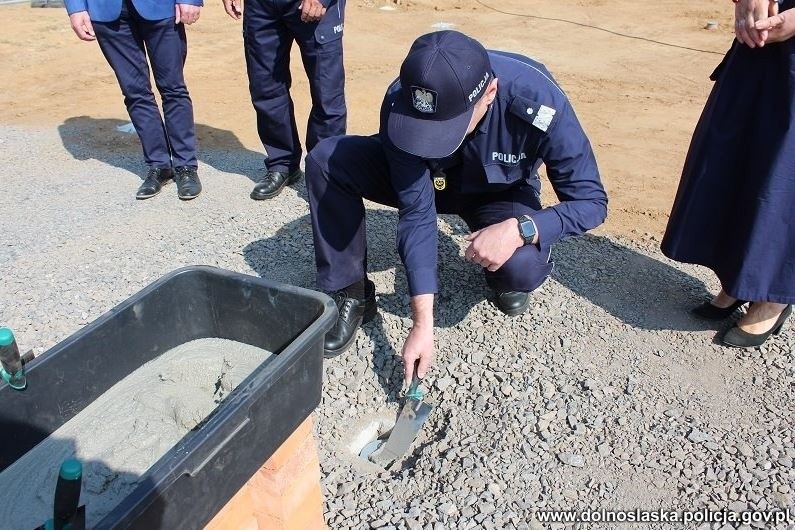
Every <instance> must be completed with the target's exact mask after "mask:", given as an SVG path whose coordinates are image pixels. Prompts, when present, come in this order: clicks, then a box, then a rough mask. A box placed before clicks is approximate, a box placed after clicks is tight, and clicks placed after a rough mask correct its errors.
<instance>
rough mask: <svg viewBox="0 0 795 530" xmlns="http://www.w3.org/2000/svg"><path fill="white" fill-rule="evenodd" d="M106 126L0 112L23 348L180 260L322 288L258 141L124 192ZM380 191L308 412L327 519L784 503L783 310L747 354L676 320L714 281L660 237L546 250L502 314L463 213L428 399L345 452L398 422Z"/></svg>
mask: <svg viewBox="0 0 795 530" xmlns="http://www.w3.org/2000/svg"><path fill="white" fill-rule="evenodd" d="M110 122H112V120H105V121H102V122H100V121H96V122H91V121H88V122H81V124H80V125H79V127H78V126H74V127H71V128H69V129H68V130H64V128H61V129H60V130H58V131H56V130H34V129H24V128H10V127H7V126H0V171H2V173H0V174H2V177H0V180H1V181H2V184H3V186H2V189H3V192H4V193H3V195H2V196H0V226H2V229H3V233H4V238H3V242H2V243H1V244H0V278H1V280H0V323H2V324H3V325H8V326H10V327H12V328H13V329H14V330H15V332H16V334H17V338H18V342H19V344H20V347H21V348H22V349H23V350H26V349H28V348H33V349H34V351H36V352H37V353H41V352H42V351H44V350H46V349H47V348H49V347H51V346H53V345H54V344H56V343H57V342H59V341H61V340H63V339H64V338H66V337H67V336H69V335H70V334H72V333H74V332H75V331H77V330H78V329H79V328H80V327H82V326H84V325H85V324H87V323H89V322H91V321H92V320H94V319H96V318H97V317H98V316H99V315H101V314H102V313H103V312H105V311H107V310H108V309H110V308H111V307H113V306H114V305H115V304H117V303H118V302H121V301H122V300H124V299H126V298H127V297H129V296H130V295H132V294H133V293H135V292H136V291H138V290H139V289H141V288H143V287H144V286H146V285H148V284H149V283H151V282H152V281H154V280H155V279H157V278H159V277H160V276H162V275H163V274H165V273H167V272H169V271H171V270H173V269H176V268H178V267H181V266H184V265H190V264H207V265H214V266H218V267H223V268H227V269H231V270H235V271H240V272H244V273H249V274H258V275H261V276H263V277H267V278H270V279H274V280H278V281H284V282H289V283H293V284H296V285H301V286H305V287H311V286H312V285H313V278H314V267H313V254H312V238H311V227H310V223H309V217H308V207H307V204H306V201H305V190H304V187H303V183H301V184H297V185H296V186H294V187H293V188H292V189H288V190H286V191H285V192H284V193H283V194H282V195H281V196H280V197H279V198H278V199H276V200H271V201H267V202H255V201H252V200H250V199H249V198H248V193H249V192H250V190H251V185H252V183H251V177H252V175H253V174H254V169H255V168H257V167H258V166H259V165H260V164H261V162H260V161H259V160H258V156H257V155H256V153H253V152H251V151H246V150H244V151H242V154H241V153H237V152H236V153H227V152H214V151H204V152H203V153H202V155H201V156H200V160H201V165H200V174H201V176H202V180H203V183H204V186H205V191H204V193H203V194H202V195H201V196H200V197H199V198H198V199H196V200H194V201H190V202H181V201H179V200H178V199H177V198H176V189H175V187H174V186H173V185H170V186H168V187H167V188H165V190H164V191H163V192H162V193H161V194H160V195H159V196H157V197H155V198H153V199H150V200H147V201H136V200H135V199H134V192H135V189H136V188H137V186H138V184H139V183H140V179H139V177H138V176H137V173H138V172H139V171H140V166H139V164H138V157H139V153H138V146H137V140H136V139H135V138H134V137H132V136H130V135H126V134H124V133H120V132H116V131H115V127H114V126H113V125H116V124H117V123H110ZM119 123H120V122H119ZM100 124H101V125H102V126H103V127H104V129H103V130H100V131H97V130H96V127H98V126H99V125H100ZM98 136H99V137H101V139H102V141H97V137H98ZM31 152H34V153H40V154H44V153H46V156H36V157H30V156H26V154H27V153H31ZM371 206H372V207H373V208H374V209H372V210H370V211H369V212H368V226H369V234H368V237H369V240H370V268H371V272H370V277H371V278H372V279H373V280H374V281H375V282H376V286H377V290H378V304H379V315H380V316H379V318H377V319H376V320H375V321H374V322H373V323H371V324H368V325H367V326H366V327H365V328H364V329H363V330H362V331H360V332H359V335H358V337H357V341H356V345H355V347H353V348H352V349H351V350H350V351H349V352H347V353H346V354H345V355H343V356H341V357H340V358H337V359H334V360H331V361H327V362H326V374H325V375H326V377H325V382H324V389H323V401H322V403H321V405H320V406H319V408H318V410H317V411H316V430H317V435H318V441H319V448H320V459H321V468H322V485H323V489H324V493H325V496H326V506H325V511H326V518H327V522H328V524H329V526H330V527H331V528H334V529H337V528H343V529H346V528H351V529H353V528H356V529H359V528H385V529H390V528H400V529H411V530H414V529H420V528H421V529H434V530H436V529H442V528H445V529H446V528H462V529H467V528H486V529H490V528H494V529H499V528H517V529H518V528H537V527H538V528H540V527H541V525H540V524H539V523H537V522H533V521H534V518H533V513H534V512H535V511H538V510H550V509H566V510H573V509H584V508H587V507H592V508H602V509H606V510H610V509H613V510H615V509H635V508H640V509H672V510H700V509H705V508H706V509H711V510H724V509H728V510H732V511H734V512H742V511H745V510H779V509H781V508H784V507H790V508H792V507H793V497H794V496H795V465H794V464H793V461H794V460H795V427H794V426H793V409H794V408H795V407H794V405H795V363H794V362H793V350H794V346H795V332H793V329H792V325H791V324H789V323H788V324H787V326H786V327H785V331H784V332H783V333H782V334H781V335H780V336H779V337H777V338H776V340H774V341H772V342H770V343H769V344H768V345H765V346H763V347H762V348H759V349H756V350H751V351H741V350H735V349H728V348H724V347H721V346H718V345H717V344H715V343H714V336H715V335H716V332H718V331H719V330H720V329H721V326H722V325H720V326H713V325H709V324H704V323H702V322H700V321H697V320H694V319H692V318H690V317H689V316H688V314H687V309H688V308H689V307H691V306H693V305H695V304H697V303H699V302H700V301H702V300H703V299H704V298H705V297H706V296H708V292H710V291H714V290H715V289H716V285H715V281H714V279H713V278H712V276H711V275H710V274H709V273H708V271H705V270H704V269H701V268H697V267H690V266H682V265H679V264H675V263H673V262H670V261H668V260H666V259H665V258H664V257H662V255H661V254H660V253H659V251H658V249H657V248H658V241H657V240H656V238H655V237H653V236H647V237H645V238H643V239H642V240H639V241H629V240H623V239H611V238H607V237H601V236H586V237H581V238H576V239H569V240H566V241H564V242H562V243H560V244H558V245H557V246H556V247H555V249H554V252H553V259H554V260H555V262H556V267H555V271H554V273H553V276H552V278H551V279H550V280H548V281H547V282H546V283H545V284H544V285H543V286H542V288H541V289H540V290H539V291H537V292H536V293H535V294H534V295H533V305H532V308H531V310H530V311H529V312H528V313H526V314H525V315H522V316H521V317H516V318H507V317H504V316H502V315H501V314H500V313H499V312H498V311H497V310H496V309H495V308H494V307H493V306H492V305H491V303H489V302H488V301H487V297H488V295H489V292H488V289H487V288H486V286H485V283H484V281H483V279H482V276H481V273H480V271H479V270H478V269H477V267H475V266H474V265H472V264H470V263H467V262H464V261H463V259H461V258H460V255H461V254H462V252H463V248H464V240H463V237H462V236H463V233H464V231H463V226H462V223H461V222H460V220H458V218H456V217H453V216H448V217H444V218H442V219H441V220H440V223H439V226H440V230H441V234H442V235H441V238H440V253H441V255H442V257H441V260H440V261H441V263H442V265H441V269H440V277H441V281H442V284H441V292H440V294H439V297H438V304H437V309H436V316H437V322H438V326H439V327H438V329H437V361H436V365H435V367H434V369H433V371H432V372H431V373H430V374H429V376H428V377H427V378H426V381H425V383H426V384H427V386H428V388H427V390H428V394H427V401H429V402H431V403H433V404H434V406H435V409H434V411H433V414H432V415H431V417H430V418H429V420H428V421H427V423H426V425H425V428H424V429H423V431H422V432H421V433H420V435H419V437H418V439H417V440H416V441H415V443H414V445H413V446H412V452H411V454H410V455H408V456H407V458H406V460H405V461H403V462H399V463H397V464H396V465H394V466H393V467H392V468H391V469H390V470H388V471H387V470H381V469H379V468H375V467H374V466H372V465H369V464H368V463H366V462H364V461H363V460H361V459H359V458H358V457H356V456H355V455H353V454H352V452H351V449H350V446H351V445H352V444H353V443H354V440H355V438H356V436H357V435H358V434H359V433H360V432H361V431H362V430H363V429H364V428H365V427H366V426H367V425H371V424H373V422H375V423H376V424H378V422H379V421H380V422H381V423H385V424H388V422H389V420H390V419H392V420H393V419H394V417H395V414H396V412H397V410H398V406H399V401H398V400H399V397H400V385H401V374H402V369H401V366H400V363H399V359H398V358H397V357H396V355H397V354H398V353H399V350H400V346H401V345H402V341H403V338H404V337H405V335H406V333H407V331H408V329H409V326H410V318H409V312H408V297H407V296H406V295H405V293H406V288H405V276H404V274H403V272H402V269H401V268H400V267H396V266H395V265H396V263H398V258H397V255H396V252H395V250H394V224H395V221H396V214H395V212H394V211H392V210H386V209H375V208H376V207H375V206H373V205H371ZM724 325H725V324H724ZM387 426H388V425H387ZM793 513H795V512H793ZM570 526H571V525H569V527H570ZM610 526H611V525H605V526H604V527H610ZM619 526H620V528H632V527H633V526H634V525H626V524H624V525H619ZM683 526H685V525H682V524H675V525H650V526H645V525H644V526H642V527H643V528H656V527H666V528H670V527H676V528H681V527H683ZM687 526H688V527H698V526H699V525H697V524H692V525H687ZM738 526H739V525H733V526H732V525H727V526H722V525H720V524H714V525H702V526H701V527H702V528H735V527H738ZM771 526H772V525H756V526H755V527H758V528H763V527H771ZM553 527H555V528H563V527H564V526H563V525H562V524H561V525H558V526H553ZM741 527H742V528H749V526H741ZM778 527H779V528H795V525H793V524H790V525H789V526H788V525H787V524H780V525H778Z"/></svg>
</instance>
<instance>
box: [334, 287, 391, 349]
mask: <svg viewBox="0 0 795 530" xmlns="http://www.w3.org/2000/svg"><path fill="white" fill-rule="evenodd" d="M334 302H335V303H336V304H337V309H338V310H339V316H338V317H337V322H335V323H334V327H333V328H331V329H330V330H329V332H328V333H326V338H325V339H324V341H323V357H325V358H326V359H329V358H331V357H336V356H337V355H339V354H341V353H342V352H344V351H345V350H347V349H348V348H350V347H351V344H353V340H354V339H355V338H356V330H357V329H358V328H359V326H361V325H362V324H365V323H367V322H370V321H371V320H372V319H373V318H375V315H376V313H377V312H378V306H377V305H376V302H375V284H374V283H373V282H371V281H370V280H365V284H364V300H358V299H356V298H351V297H349V296H348V294H347V293H346V292H345V291H337V292H336V293H334Z"/></svg>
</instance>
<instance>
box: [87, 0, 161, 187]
mask: <svg viewBox="0 0 795 530" xmlns="http://www.w3.org/2000/svg"><path fill="white" fill-rule="evenodd" d="M133 17H134V11H133V7H132V4H131V3H130V2H129V0H125V1H124V2H123V4H122V10H121V15H120V17H119V19H118V20H116V21H114V22H95V23H94V24H93V26H94V32H95V33H96V36H97V42H98V43H99V47H100V50H102V54H103V55H104V56H105V59H107V61H108V64H110V66H111V68H113V72H114V73H115V74H116V79H117V80H118V82H119V87H120V88H121V91H122V94H123V95H124V105H125V106H126V107H127V112H128V114H129V115H130V120H131V121H132V123H133V125H134V126H135V131H136V132H137V133H138V138H139V139H140V140H141V148H142V150H143V154H144V161H145V162H146V165H147V166H149V168H150V169H149V173H148V175H147V178H146V180H144V183H143V184H142V185H141V187H140V189H139V190H138V193H137V195H136V196H137V197H138V198H141V199H145V198H148V197H151V196H153V195H155V194H157V192H159V191H160V186H161V184H162V182H163V181H165V180H167V179H168V178H171V153H170V150H169V147H168V140H167V138H166V131H165V127H164V125H163V120H162V119H161V117H160V109H159V108H158V107H157V102H156V101H155V96H154V94H153V93H152V85H151V84H150V82H149V65H148V63H147V60H146V51H145V48H144V40H143V36H142V35H141V33H140V31H139V28H138V26H137V23H136V22H135V20H134V18H133Z"/></svg>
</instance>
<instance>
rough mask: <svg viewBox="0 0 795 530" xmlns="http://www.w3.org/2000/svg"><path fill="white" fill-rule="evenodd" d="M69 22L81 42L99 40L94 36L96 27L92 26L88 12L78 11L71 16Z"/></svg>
mask: <svg viewBox="0 0 795 530" xmlns="http://www.w3.org/2000/svg"><path fill="white" fill-rule="evenodd" d="M69 22H70V23H71V24H72V29H73V30H74V32H75V34H76V35H77V37H78V38H79V39H80V40H87V41H91V40H97V37H96V36H95V35H94V26H92V25H91V18H90V17H89V16H88V11H78V12H77V13H72V14H71V15H69Z"/></svg>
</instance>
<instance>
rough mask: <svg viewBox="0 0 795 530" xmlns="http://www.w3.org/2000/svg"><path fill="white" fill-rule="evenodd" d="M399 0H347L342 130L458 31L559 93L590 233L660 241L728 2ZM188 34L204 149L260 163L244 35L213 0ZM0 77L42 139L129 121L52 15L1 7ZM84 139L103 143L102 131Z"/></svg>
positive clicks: (724, 34)
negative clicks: (583, 185)
mask: <svg viewBox="0 0 795 530" xmlns="http://www.w3.org/2000/svg"><path fill="white" fill-rule="evenodd" d="M398 1H399V3H398V4H395V3H394V0H350V1H349V4H348V10H347V17H346V18H347V20H346V27H345V32H346V34H345V64H346V69H347V99H348V108H349V122H348V123H349V126H348V130H349V132H351V133H367V134H369V133H371V132H374V131H375V130H376V128H377V119H378V117H377V109H378V106H379V104H380V101H381V98H382V96H383V92H384V89H385V88H386V86H387V84H388V83H389V82H390V81H391V80H392V79H393V78H394V77H395V76H396V75H397V72H398V68H399V64H400V62H401V60H402V58H403V56H404V55H405V53H406V51H407V50H408V47H409V46H410V44H411V42H412V41H413V39H414V38H415V37H416V36H418V35H420V34H422V33H426V32H428V31H433V29H434V28H433V25H434V24H437V23H448V24H454V28H455V29H458V30H460V31H463V32H465V33H468V34H470V35H472V36H474V37H476V38H478V39H479V40H481V41H482V42H483V43H484V44H485V45H486V46H487V47H489V48H497V49H506V50H511V51H516V52H520V53H523V54H526V55H528V56H531V57H534V58H536V59H538V60H540V61H541V62H544V63H545V64H546V65H547V66H548V67H549V69H550V70H551V72H552V73H553V74H554V75H555V77H556V78H557V80H558V82H559V83H560V84H561V85H562V86H563V88H564V90H565V91H566V92H567V93H568V95H569V97H570V98H571V100H572V101H573V104H574V107H575V109H576V111H577V113H578V115H579V117H580V120H581V121H582V122H583V124H584V127H585V129H586V131H587V132H588V133H589V135H590V137H591V141H592V143H593V145H594V148H595V150H596V155H597V159H598V161H599V164H600V168H601V171H602V176H603V180H604V183H605V186H606V187H607V189H608V193H609V196H610V214H609V218H608V221H607V223H606V224H605V225H604V226H603V227H602V228H601V229H600V230H599V231H600V232H602V233H610V234H622V235H628V236H630V237H643V236H644V235H647V234H653V235H655V236H659V235H660V234H661V233H662V231H663V229H664V227H665V223H666V220H667V217H668V212H669V210H670V206H671V202H672V200H673V197H674V194H675V192H676V185H677V182H678V179H679V174H680V170H681V167H682V162H683V160H684V156H685V153H686V150H687V146H688V143H689V140H690V136H691V133H692V130H693V127H694V125H695V123H696V120H697V119H698V115H699V113H700V111H701V108H702V106H703V104H704V101H705V100H706V97H707V94H708V91H709V89H710V86H711V83H710V82H709V80H708V75H709V74H710V72H711V71H712V69H713V68H714V67H715V66H716V65H717V64H718V62H719V61H720V58H721V55H722V54H723V52H724V51H725V50H726V49H728V47H729V45H730V43H731V41H732V38H733V35H732V32H731V14H732V8H731V3H730V2H727V1H726V0H706V1H702V2H697V3H694V2H689V1H685V0H659V1H657V2H654V3H653V4H651V3H649V2H638V1H636V0H609V1H608V0H556V1H555V2H551V1H541V0H500V1H499V2H497V1H496V0H436V1H434V0H411V1H407V0H402V1H401V0H398ZM652 5H653V7H654V9H653V10H652V9H649V6H652ZM384 8H387V9H384ZM498 10H499V11H498ZM708 21H715V22H718V24H719V27H718V29H716V30H707V29H704V26H705V25H706V23H707V22H708ZM188 32H189V37H188V38H189V46H190V50H189V56H188V63H187V67H186V70H187V74H186V75H187V79H188V86H189V89H190V91H191V95H192V97H193V101H194V105H195V112H196V121H197V123H198V124H202V125H204V127H201V128H200V129H199V131H200V133H199V140H200V146H199V147H200V150H201V149H202V147H208V148H209V147H212V148H214V149H226V148H228V149H230V150H234V149H242V148H247V149H252V150H256V151H261V150H262V147H261V145H260V144H259V141H258V138H257V135H256V129H255V121H254V112H253V109H252V107H251V103H250V100H249V96H248V90H247V80H246V71H245V66H244V59H243V49H242V45H241V42H242V36H241V27H240V23H239V22H235V21H233V20H231V19H229V18H228V17H227V16H226V14H225V13H224V12H223V9H222V7H221V2H220V0H212V1H211V2H208V5H207V6H206V7H205V8H204V10H203V12H202V17H201V20H200V21H199V23H198V24H196V25H194V26H193V27H190V28H189V30H188ZM294 52H295V50H294ZM293 70H294V87H293V98H294V100H295V103H296V108H297V113H298V119H299V122H301V123H303V122H304V121H305V119H306V116H307V113H308V103H309V97H308V88H307V83H306V78H305V76H304V74H303V72H302V71H301V67H300V61H299V60H298V58H297V55H295V53H294V56H293ZM0 71H2V75H1V76H0V121H2V122H4V123H8V124H16V125H30V126H36V127H45V128H46V127H57V126H59V125H61V124H63V123H64V122H65V121H66V120H69V119H74V118H76V117H85V116H89V117H91V118H95V119H102V118H117V119H124V118H126V112H125V109H124V106H123V104H122V98H121V96H120V92H119V89H118V86H117V84H116V81H115V78H114V77H113V74H112V72H111V70H110V68H109V67H108V65H107V64H106V63H105V61H104V59H103V57H102V55H101V54H100V52H99V49H98V47H97V46H96V45H95V44H88V43H83V42H80V41H79V40H78V39H77V38H76V37H75V36H74V34H73V33H72V31H71V29H70V27H69V24H68V19H67V17H66V14H65V12H64V11H63V10H62V9H31V8H30V7H28V6H27V4H16V5H8V6H0ZM230 133H231V134H230ZM90 140H91V142H97V143H99V144H101V143H103V142H105V141H108V140H107V131H97V133H96V135H95V137H94V138H91V139H90ZM1 149H2V147H1V146H0V158H2V156H3V155H2V150H1ZM210 185H211V184H210ZM547 197H549V196H547Z"/></svg>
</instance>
